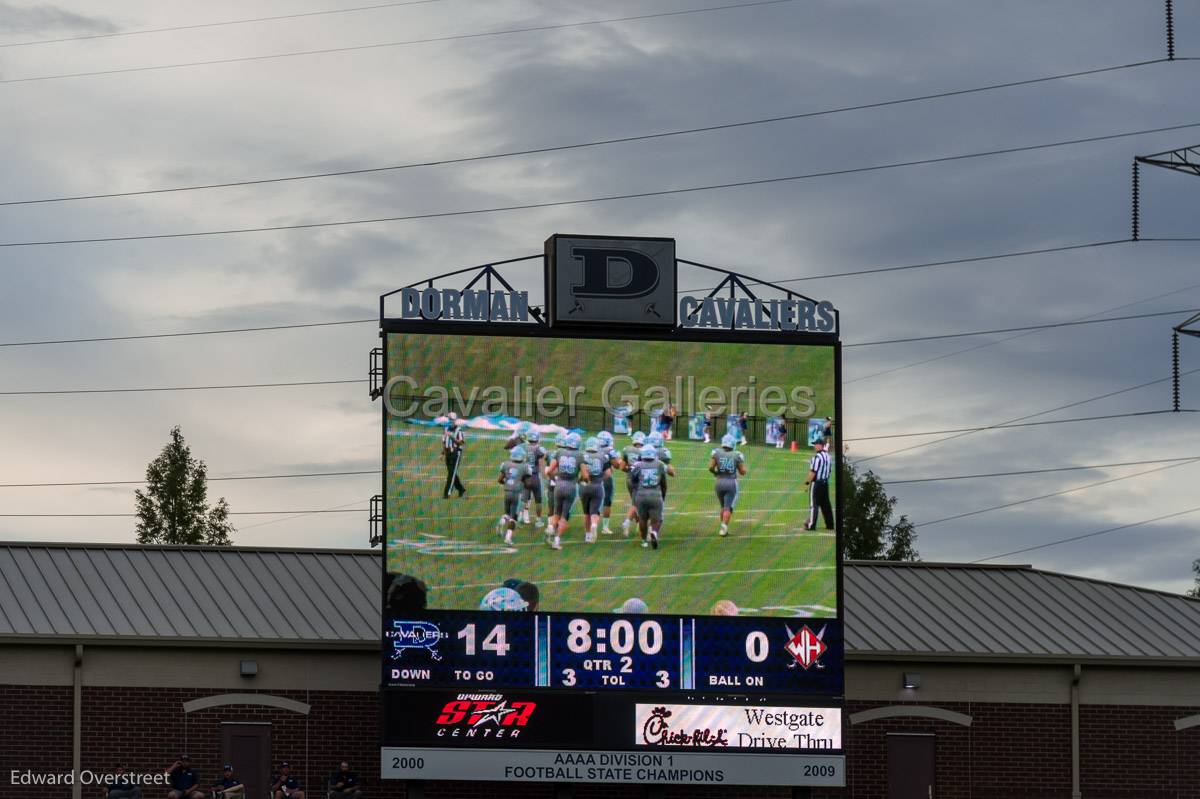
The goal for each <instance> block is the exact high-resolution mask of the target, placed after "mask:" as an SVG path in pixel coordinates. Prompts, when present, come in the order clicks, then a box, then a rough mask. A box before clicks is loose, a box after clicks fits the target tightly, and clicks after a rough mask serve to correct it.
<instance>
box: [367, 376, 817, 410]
mask: <svg viewBox="0 0 1200 799" xmlns="http://www.w3.org/2000/svg"><path fill="white" fill-rule="evenodd" d="M383 397H384V403H385V404H386V405H387V410H388V413H389V414H391V415H392V416H399V417H419V418H427V419H433V418H437V417H440V416H445V415H447V414H449V413H451V412H455V413H459V414H465V415H490V414H505V413H512V412H513V411H514V410H515V409H522V410H523V412H524V413H527V414H528V413H532V414H535V415H537V416H539V417H543V418H553V417H556V416H561V415H567V416H573V415H575V414H576V412H577V411H578V410H579V409H581V408H603V409H604V410H605V411H606V412H607V413H609V414H612V415H617V416H625V415H630V414H634V413H637V412H639V411H645V412H653V411H656V410H666V409H668V408H671V407H675V408H683V409H686V410H687V412H690V413H704V412H708V413H712V414H714V415H718V414H723V413H737V412H742V411H744V412H747V413H749V414H751V415H753V416H766V417H771V416H785V415H786V416H793V417H808V416H812V415H813V412H814V411H815V410H816V391H815V390H814V389H813V388H812V387H811V386H780V385H775V384H764V385H759V382H758V379H757V378H756V377H755V376H753V375H751V376H750V377H748V378H747V379H746V381H745V383H744V384H742V385H734V386H713V385H697V382H696V379H695V378H694V377H692V376H690V375H688V376H683V375H677V376H676V377H675V379H674V382H673V383H672V384H670V385H663V384H655V385H642V384H641V383H639V381H638V380H637V379H636V378H634V377H631V376H630V375H613V376H612V377H610V378H608V379H607V380H605V381H604V383H603V384H602V385H601V387H600V389H599V391H598V392H597V391H595V390H589V388H588V387H587V386H581V385H574V386H571V385H568V386H557V385H550V386H548V385H539V384H538V383H537V382H535V381H534V379H533V377H532V376H531V375H513V379H512V382H511V383H509V384H506V385H490V386H460V385H450V386H441V385H433V386H429V385H421V383H419V382H418V381H417V380H416V379H415V378H413V377H410V376H409V375H397V376H395V377H393V378H392V379H390V380H389V381H388V383H387V386H386V388H385V390H384V392H383Z"/></svg>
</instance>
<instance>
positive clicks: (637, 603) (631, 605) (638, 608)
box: [613, 596, 650, 613]
mask: <svg viewBox="0 0 1200 799" xmlns="http://www.w3.org/2000/svg"><path fill="white" fill-rule="evenodd" d="M649 612H650V608H649V607H648V606H647V605H646V602H645V600H643V599H640V598H639V597H636V596H631V597H629V599H626V600H625V601H624V602H622V603H621V607H619V608H614V609H613V613H649Z"/></svg>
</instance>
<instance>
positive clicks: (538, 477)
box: [521, 430, 547, 527]
mask: <svg viewBox="0 0 1200 799" xmlns="http://www.w3.org/2000/svg"><path fill="white" fill-rule="evenodd" d="M525 442H526V443H525V457H526V458H527V459H528V461H529V468H530V469H531V470H532V471H533V474H531V475H530V476H529V480H528V481H527V483H526V487H525V491H524V492H523V493H522V494H521V521H522V522H524V523H525V524H529V523H530V518H529V506H530V505H533V513H534V519H533V524H534V525H535V526H537V527H541V526H542V468H543V467H542V461H544V460H545V459H546V455H547V453H546V448H545V447H543V446H542V434H541V433H539V432H538V431H537V430H530V431H529V432H528V433H527V434H526V435H525Z"/></svg>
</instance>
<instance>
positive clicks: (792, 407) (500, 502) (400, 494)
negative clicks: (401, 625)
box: [385, 333, 838, 665]
mask: <svg viewBox="0 0 1200 799" xmlns="http://www.w3.org/2000/svg"><path fill="white" fill-rule="evenodd" d="M387 360H388V363H387V375H388V385H387V390H386V392H385V403H386V406H387V410H386V425H385V434H386V441H385V452H386V456H385V458H386V464H385V466H386V477H385V479H386V492H387V496H386V536H385V537H386V558H387V571H388V573H389V575H390V576H389V580H390V583H391V584H392V585H393V586H395V587H396V591H395V592H394V593H395V594H397V595H408V596H410V597H411V601H412V603H413V604H412V607H414V608H416V607H420V608H421V609H429V610H444V611H479V610H481V609H482V610H498V611H523V610H524V611H535V612H538V613H555V612H562V613H572V614H586V613H598V614H625V615H638V614H642V615H648V616H653V615H656V614H671V615H688V616H743V617H760V618H770V617H803V618H807V619H816V620H818V621H819V620H821V619H832V618H834V617H836V616H837V615H838V607H837V602H838V591H837V585H838V581H837V563H838V550H837V544H838V539H837V535H836V532H835V529H834V521H835V520H834V519H832V518H830V513H828V512H826V511H832V507H830V506H832V505H834V504H835V503H834V501H833V498H834V497H835V496H836V478H837V468H836V456H837V453H836V452H834V451H833V449H834V447H833V446H832V441H830V440H828V439H829V437H830V435H831V432H832V430H833V428H834V425H835V424H836V423H837V420H836V419H834V418H833V417H834V414H835V408H836V407H837V405H836V397H835V390H836V376H835V352H834V348H833V347H831V346H815V345H814V346H798V345H796V344H794V343H780V344H763V343H724V342H721V343H718V342H703V341H676V340H665V341H646V340H636V341H635V340H622V339H589V338H548V337H538V336H528V337H526V336H475V335H447V334H432V333H404V334H400V333H392V334H389V335H388V341H387ZM826 449H828V450H829V451H828V459H827V460H828V461H829V466H828V467H827V471H826V472H823V473H822V474H820V475H818V477H820V478H822V479H819V480H818V481H817V482H816V483H815V484H814V485H806V482H807V478H808V476H809V473H810V466H812V465H813V462H814V461H813V459H814V456H815V455H817V454H818V453H819V452H822V451H825V450H826ZM822 463H823V460H822V459H821V458H818V459H817V461H816V465H817V466H818V470H819V471H820V467H821V465H822ZM822 506H826V507H825V508H823V507H822ZM418 595H419V596H418ZM392 599H393V600H394V599H395V596H393V597H392ZM395 606H399V607H403V604H402V602H401V603H399V604H396V605H394V607H395ZM582 623H583V622H582V620H580V624H582ZM597 624H599V625H601V626H603V623H602V622H598V623H597ZM656 628H657V631H656ZM793 628H796V625H794V624H793V625H792V627H789V628H788V631H789V632H790V631H791V630H792V629H793ZM621 630H622V631H623V630H624V628H623V627H622V628H621ZM577 632H579V634H580V635H582V634H583V630H582V629H581V630H579V631H577ZM614 632H616V634H618V635H623V634H624V632H621V631H615V630H614ZM781 633H782V631H781ZM588 634H589V637H594V631H592V630H591V629H590V628H589V630H588ZM630 634H631V635H632V636H634V637H635V638H636V637H637V636H639V635H641V636H645V637H648V638H649V640H648V641H642V642H641V643H642V644H647V643H650V644H653V643H655V637H656V636H662V635H664V634H665V635H667V636H668V637H672V636H679V635H686V632H685V631H677V630H675V629H674V628H672V627H671V626H670V625H667V628H666V633H663V625H661V624H655V625H654V626H651V627H647V626H646V625H644V624H643V625H640V626H638V625H631V626H630ZM481 635H482V633H481ZM751 637H753V636H751ZM481 644H482V641H481ZM748 646H749V644H748ZM642 648H643V650H644V649H645V647H642ZM792 665H795V664H792Z"/></svg>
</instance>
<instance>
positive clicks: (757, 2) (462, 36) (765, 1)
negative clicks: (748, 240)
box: [0, 0, 1163, 84]
mask: <svg viewBox="0 0 1200 799" xmlns="http://www.w3.org/2000/svg"><path fill="white" fill-rule="evenodd" d="M792 2H795V0H754V1H753V2H750V3H732V4H728V5H721V6H707V7H705V8H686V9H682V10H679V11H659V12H656V13H653V14H636V15H632V16H626V17H609V18H607V19H591V20H584V21H581V22H560V23H555V24H551V25H534V26H531V27H527V28H508V29H504V30H495V31H481V32H477V33H455V34H450V35H448V36H429V37H425V38H422V39H406V40H404V41H398V42H377V43H375V44H357V45H350V46H347V47H325V48H322V49H320V50H294V51H291V52H287V53H267V54H264V55H250V56H239V57H235V58H213V59H208V60H205V61H182V62H179V63H175V64H151V65H148V66H142V67H120V68H117V69H98V70H92V71H90V72H68V73H60V74H57V75H35V76H31V77H28V78H8V79H6V80H0V84H2V83H34V82H40V81H48V80H63V79H65V78H94V77H99V76H102V75H125V74H129V73H133V72H157V71H161V70H167V69H184V68H188V67H208V66H215V65H217V64H244V63H247V62H250V61H272V60H277V59H281V58H297V57H300V56H311V55H330V54H333V53H351V52H357V51H361V50H380V49H385V48H394V47H409V46H412V45H418V44H436V43H439V42H458V41H463V40H467V39H484V38H488V37H491V36H509V35H512V34H515V33H537V32H540V31H555V30H563V29H565V28H582V27H585V26H589V25H606V24H610V23H615V22H636V21H638V20H645V19H659V18H662V17H681V16H685V15H687V14H705V13H708V12H712V11H731V10H735V9H739V8H752V7H757V6H775V5H780V4H783V3H792ZM1157 60H1163V59H1157ZM1146 63H1154V62H1146Z"/></svg>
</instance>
